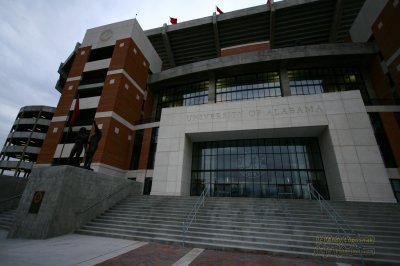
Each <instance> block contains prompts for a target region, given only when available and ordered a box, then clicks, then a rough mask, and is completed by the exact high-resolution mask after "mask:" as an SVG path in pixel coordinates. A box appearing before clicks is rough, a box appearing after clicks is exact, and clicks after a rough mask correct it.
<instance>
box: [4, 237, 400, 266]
mask: <svg viewBox="0 0 400 266" xmlns="http://www.w3.org/2000/svg"><path fill="white" fill-rule="evenodd" d="M6 236H7V231H5V230H0V265H1V266H22V265H23V266H27V265H28V266H29V265H48V266H64V265H68V266H70V265H79V266H88V265H96V264H99V266H114V265H121V266H122V265H125V266H132V265H152V266H171V265H172V266H187V265H191V266H197V265H199V266H200V265H201V266H204V265H207V266H214V265H218V266H230V265H235V266H259V265H265V266H266V265H277V266H287V265H291V266H350V265H351V266H356V265H357V266H358V265H360V263H359V262H358V261H356V262H353V263H339V262H335V261H327V260H321V259H320V258H318V257H315V258H308V259H306V258H293V257H285V256H272V255H267V254H252V253H242V252H228V251H216V250H203V249H199V248H190V247H182V246H181V245H165V244H158V243H146V242H138V241H132V240H122V239H114V238H106V237H98V236H87V235H79V234H69V235H64V236H60V237H54V238H49V239H43V240H30V239H7V238H6ZM365 265H368V266H388V265H398V264H393V263H379V262H377V263H376V262H366V263H365Z"/></svg>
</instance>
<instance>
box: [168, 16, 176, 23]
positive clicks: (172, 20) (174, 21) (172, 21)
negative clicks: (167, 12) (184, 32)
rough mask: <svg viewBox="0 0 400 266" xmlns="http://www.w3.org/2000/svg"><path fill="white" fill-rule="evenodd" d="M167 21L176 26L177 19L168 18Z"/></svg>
mask: <svg viewBox="0 0 400 266" xmlns="http://www.w3.org/2000/svg"><path fill="white" fill-rule="evenodd" d="M169 21H170V22H171V24H176V23H178V19H177V18H171V17H169Z"/></svg>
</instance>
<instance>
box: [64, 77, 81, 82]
mask: <svg viewBox="0 0 400 266" xmlns="http://www.w3.org/2000/svg"><path fill="white" fill-rule="evenodd" d="M81 78H82V76H77V77H72V78H67V82H69V81H76V80H81Z"/></svg>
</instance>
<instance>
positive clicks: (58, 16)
mask: <svg viewBox="0 0 400 266" xmlns="http://www.w3.org/2000/svg"><path fill="white" fill-rule="evenodd" d="M265 3H266V0H265V1H264V0H225V1H219V2H216V1H215V0H214V1H210V0H193V1H188V0H185V1H184V0H169V1H160V0H158V1H156V0H147V1H137V0H0V107H1V109H0V146H1V147H2V146H3V145H4V142H5V140H6V137H7V135H8V133H9V132H10V129H11V126H12V124H13V122H14V120H15V117H16V116H17V114H18V111H19V109H20V108H21V107H23V106H26V105H48V106H54V107H55V106H56V105H57V103H58V100H59V97H60V94H59V92H58V91H57V90H56V89H54V86H55V84H56V82H57V79H58V76H59V75H58V73H57V70H58V67H59V65H60V63H61V62H63V61H64V60H65V59H66V58H67V57H68V55H69V54H70V53H71V52H72V50H73V48H74V47H75V44H76V42H82V40H83V36H84V34H85V32H86V30H87V29H89V28H93V27H97V26H102V25H105V24H109V23H113V22H118V21H122V20H127V19H131V18H134V17H135V14H137V20H138V21H139V23H140V25H141V26H142V28H143V29H144V30H147V29H152V28H157V27H161V26H162V25H163V23H167V22H168V21H169V17H170V16H171V17H176V18H178V22H182V21H187V20H192V19H197V18H202V17H206V16H210V15H212V13H213V12H214V11H215V6H216V5H217V6H218V7H219V8H220V9H221V10H222V11H224V12H225V13H226V12H230V11H234V10H238V9H243V8H247V7H252V6H256V5H262V4H265Z"/></svg>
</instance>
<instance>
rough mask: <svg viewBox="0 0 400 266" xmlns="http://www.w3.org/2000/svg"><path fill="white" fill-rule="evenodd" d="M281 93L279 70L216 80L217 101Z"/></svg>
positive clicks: (238, 99) (275, 95) (263, 96)
mask: <svg viewBox="0 0 400 266" xmlns="http://www.w3.org/2000/svg"><path fill="white" fill-rule="evenodd" d="M281 95H282V94H281V85H280V79H279V74H278V72H268V73H258V74H249V75H242V76H236V77H227V78H219V79H217V82H216V102H232V101H240V100H247V99H254V98H266V97H279V96H281Z"/></svg>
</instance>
